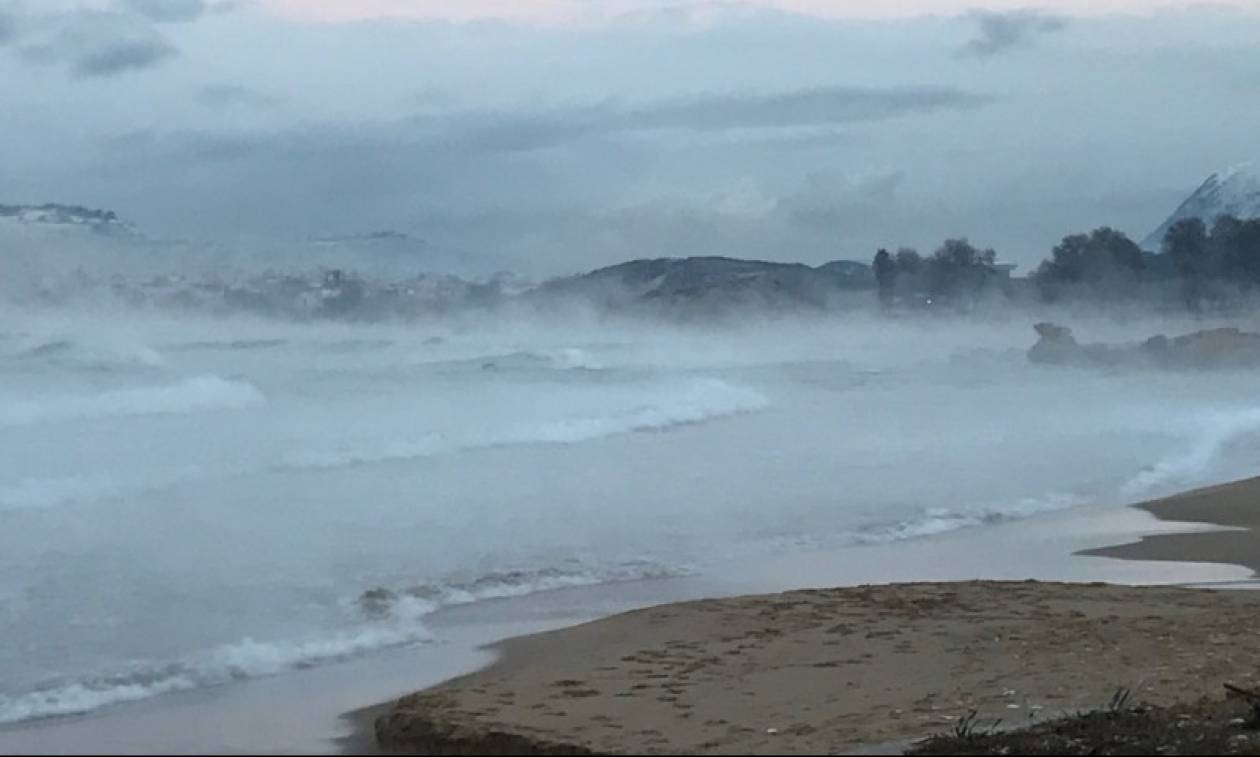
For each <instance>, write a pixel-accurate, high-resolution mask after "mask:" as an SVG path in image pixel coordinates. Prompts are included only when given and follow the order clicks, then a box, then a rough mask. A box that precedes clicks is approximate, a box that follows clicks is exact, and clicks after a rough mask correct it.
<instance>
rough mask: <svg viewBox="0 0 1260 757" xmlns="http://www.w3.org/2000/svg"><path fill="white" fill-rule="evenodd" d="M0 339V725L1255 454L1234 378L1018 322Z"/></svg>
mask: <svg viewBox="0 0 1260 757" xmlns="http://www.w3.org/2000/svg"><path fill="white" fill-rule="evenodd" d="M5 315H6V317H5V319H4V320H3V323H4V324H5V326H4V330H3V332H2V333H0V638H4V639H5V640H6V644H4V645H0V670H3V671H4V676H3V677H0V722H13V721H20V720H25V719H29V718H34V717H42V716H49V715H56V714H64V713H70V712H79V711H86V710H91V709H94V708H97V707H100V706H103V705H106V704H110V703H113V702H119V701H126V700H131V699H139V698H144V697H148V696H153V695H155V694H160V693H163V692H167V691H173V690H179V689H187V688H193V687H198V686H206V685H215V684H220V683H226V682H230V681H232V680H236V679H240V678H246V677H251V676H258V675H271V674H276V673H283V672H284V671H285V670H291V669H293V668H297V667H302V666H307V665H314V664H321V663H325V662H329V661H332V660H337V659H342V658H345V657H349V656H354V655H360V654H366V653H370V652H372V651H373V650H377V649H381V648H385V647H390V646H397V645H403V644H416V643H425V642H427V641H429V640H431V636H430V634H429V632H428V630H427V629H426V628H425V626H424V622H423V620H424V616H425V615H426V614H427V613H429V612H431V611H433V610H434V609H436V608H438V607H441V606H444V605H449V604H457V603H466V602H474V601H479V600H483V599H489V598H494V597H501V596H514V595H521V594H527V593H530V592H534V591H543V590H547V589H554V588H558V587H563V586H574V585H585V584H596V583H605V582H616V581H628V580H642V579H648V580H650V579H655V578H661V577H667V576H671V575H680V574H687V573H696V572H698V573H704V572H705V571H710V570H715V569H717V567H716V566H719V565H720V564H723V563H724V562H729V560H730V559H731V558H732V557H748V558H756V557H757V556H758V555H770V554H774V553H777V552H781V551H784V550H800V549H835V548H850V547H853V546H856V545H862V544H870V543H879V542H886V541H893V540H901V539H912V538H916V537H921V536H926V535H930V534H934V533H940V532H943V531H947V530H952V529H957V528H982V527H984V526H985V525H988V524H992V523H996V522H1001V521H1004V520H1008V519H1015V518H1027V517H1031V516H1035V515H1036V514H1038V513H1042V512H1047V511H1050V510H1055V509H1061V508H1064V507H1070V506H1073V505H1078V504H1090V505H1095V506H1106V505H1115V504H1120V503H1123V502H1127V501H1131V500H1133V499H1137V498H1141V497H1146V496H1153V495H1156V494H1159V493H1163V492H1166V491H1172V490H1175V489H1178V488H1183V487H1186V486H1191V485H1195V484H1199V483H1205V482H1209V481H1215V480H1219V479H1223V478H1227V477H1229V476H1232V475H1237V474H1240V473H1245V472H1248V470H1249V466H1251V465H1252V464H1253V460H1252V459H1251V456H1250V455H1249V454H1248V452H1247V450H1248V448H1249V447H1250V446H1251V444H1253V443H1254V441H1255V437H1256V435H1257V433H1260V403H1257V402H1256V400H1255V395H1254V388H1253V379H1252V378H1251V377H1250V376H1248V375H1247V374H1245V373H1243V372H1224V371H1223V372H1206V371H1203V372H1163V373H1161V372H1153V371H1151V372H1139V371H1127V372H1112V373H1108V372H1101V371H1100V372H1087V371H1077V370H1070V369H1062V370H1055V369H1049V368H1045V367H1037V366H1034V365H1030V364H1029V363H1028V362H1027V360H1026V357H1025V354H1024V352H1025V350H1026V348H1027V347H1028V346H1029V345H1030V344H1031V342H1032V340H1033V338H1034V335H1033V333H1032V329H1031V328H1030V324H1031V319H1029V320H1023V319H1020V318H1010V319H1008V320H1006V321H1003V322H983V321H969V320H962V319H948V320H940V321H935V322H927V321H913V320H902V319H897V320H883V319H871V318H866V317H863V316H857V315H848V316H844V317H835V318H821V317H820V318H816V319H777V320H755V321H754V320H750V321H748V322H746V323H743V324H740V325H739V326H738V327H737V328H734V327H724V328H721V329H717V328H705V327H700V326H691V327H679V326H670V325H665V324H659V323H645V322H641V323H638V324H628V323H624V324H617V323H604V324H603V325H574V323H575V322H570V323H567V324H557V323H548V322H545V321H541V320H539V321H536V322H532V323H529V322H526V323H516V324H511V323H508V322H506V321H496V322H485V323H475V324H473V323H468V322H466V321H463V322H455V321H433V322H426V323H417V324H409V325H396V324H375V325H347V324H337V323H328V322H325V323H310V324H295V323H285V322H280V321H263V320H245V319H230V318H229V319H216V320H211V319H205V320H201V319H192V318H186V319H177V318H172V317H169V316H161V315H157V314H144V313H135V312H132V313H125V314H124V313H111V314H108V315H105V316H103V315H102V314H101V313H76V312H69V311H51V310H50V311H43V312H22V311H10V312H7V313H6V314H5ZM1073 325H1074V326H1076V327H1077V332H1078V333H1079V334H1081V335H1082V336H1084V337H1087V338H1098V339H1138V338H1145V337H1147V336H1149V335H1151V334H1152V333H1155V332H1156V331H1165V332H1167V331H1170V330H1171V331H1177V328H1176V326H1175V325H1173V326H1170V324H1168V323H1153V322H1151V323H1146V322H1130V323H1126V324H1114V323H1082V322H1079V321H1078V322H1075V323H1074V324H1073ZM1189 328H1190V327H1189V326H1188V325H1185V330H1188V329H1189ZM749 564H754V563H749ZM365 593H366V594H365Z"/></svg>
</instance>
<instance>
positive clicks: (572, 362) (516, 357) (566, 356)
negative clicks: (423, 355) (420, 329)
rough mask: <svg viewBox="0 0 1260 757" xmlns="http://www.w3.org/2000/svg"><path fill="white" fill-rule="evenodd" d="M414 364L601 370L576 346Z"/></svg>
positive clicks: (506, 369) (599, 364) (488, 368)
mask: <svg viewBox="0 0 1260 757" xmlns="http://www.w3.org/2000/svg"><path fill="white" fill-rule="evenodd" d="M412 365H414V366H424V367H429V368H436V367H442V366H449V367H452V368H476V369H480V370H483V371H503V372H515V371H602V370H604V369H605V367H606V366H605V364H604V362H603V361H601V360H599V359H598V358H596V357H595V356H593V355H591V354H590V353H589V352H587V351H586V350H583V349H581V348H578V347H561V348H557V349H546V350H518V351H515V352H496V353H490V354H485V355H478V356H476V357H459V358H437V359H424V360H419V361H415V362H413V363H412Z"/></svg>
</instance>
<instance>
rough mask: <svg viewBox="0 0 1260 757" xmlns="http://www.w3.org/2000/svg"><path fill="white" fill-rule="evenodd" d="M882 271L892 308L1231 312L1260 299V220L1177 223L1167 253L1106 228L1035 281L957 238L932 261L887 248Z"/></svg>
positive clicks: (878, 278) (1064, 247)
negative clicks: (992, 305)
mask: <svg viewBox="0 0 1260 757" xmlns="http://www.w3.org/2000/svg"><path fill="white" fill-rule="evenodd" d="M872 268H873V272H874V275H875V282H876V288H877V292H878V295H879V300H880V303H881V304H882V305H884V306H885V307H893V306H903V307H904V306H921V307H922V306H946V307H951V306H952V307H955V308H962V309H966V308H969V307H971V306H974V305H975V304H976V303H978V302H980V301H981V300H984V299H986V298H996V299H1012V298H1019V299H1032V300H1040V301H1042V302H1048V303H1056V302H1093V303H1099V304H1109V303H1116V302H1133V301H1142V300H1146V301H1151V302H1160V303H1163V304H1170V303H1175V304H1178V305H1179V306H1180V305H1184V306H1185V307H1187V308H1189V309H1190V310H1192V311H1196V312H1197V311H1201V310H1204V309H1210V308H1221V307H1228V306H1229V305H1230V304H1231V303H1233V302H1236V301H1238V300H1239V299H1241V298H1243V297H1247V296H1249V295H1251V294H1255V293H1260V292H1254V291H1253V290H1257V289H1260V218H1256V219H1245V220H1244V219H1239V218H1236V217H1234V216H1231V215H1222V216H1220V217H1218V218H1217V219H1216V220H1215V221H1214V222H1213V223H1212V225H1211V227H1210V228H1209V226H1208V225H1207V224H1206V223H1204V222H1203V221H1202V220H1200V219H1198V218H1188V219H1185V220H1182V221H1178V222H1177V223H1175V224H1173V225H1172V226H1171V227H1170V228H1169V229H1168V231H1167V233H1166V234H1165V235H1164V239H1163V243H1162V245H1161V247H1160V251H1159V252H1155V253H1150V252H1145V251H1143V250H1142V249H1141V248H1140V247H1139V246H1138V245H1137V244H1136V243H1135V242H1134V241H1133V240H1131V239H1130V238H1129V237H1128V236H1126V235H1125V234H1124V233H1123V232H1120V231H1117V230H1116V229H1113V228H1110V227H1101V228H1098V229H1095V230H1093V231H1091V232H1089V233H1084V234H1071V235H1068V236H1066V237H1064V238H1063V240H1062V241H1061V242H1059V244H1057V245H1055V247H1054V249H1053V250H1051V252H1050V256H1049V257H1048V258H1046V259H1045V260H1044V261H1042V262H1041V264H1040V265H1039V266H1038V267H1037V268H1036V269H1035V270H1034V271H1033V273H1032V275H1031V276H1029V277H1028V278H1027V279H1022V280H1012V279H1010V277H1009V276H1007V275H1005V271H1004V270H1003V267H1002V266H999V265H998V264H997V255H996V253H995V252H994V250H993V249H991V248H985V249H981V248H978V247H976V246H974V245H972V244H971V243H970V242H969V241H968V240H966V239H950V240H947V241H946V242H945V243H944V244H942V245H941V246H940V247H939V248H938V249H937V250H936V251H935V252H933V253H932V254H931V255H929V256H926V257H925V256H922V255H920V254H919V253H918V252H917V251H916V250H914V249H911V248H906V247H903V248H901V249H899V250H897V251H896V252H895V253H892V252H889V251H888V250H886V249H881V250H879V251H878V252H877V253H876V254H875V258H874V261H873V262H872Z"/></svg>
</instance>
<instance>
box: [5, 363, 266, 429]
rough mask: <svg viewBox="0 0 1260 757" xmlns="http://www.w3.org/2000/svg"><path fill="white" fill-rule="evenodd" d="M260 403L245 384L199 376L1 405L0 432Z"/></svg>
mask: <svg viewBox="0 0 1260 757" xmlns="http://www.w3.org/2000/svg"><path fill="white" fill-rule="evenodd" d="M264 402H265V398H264V397H263V394H262V392H261V391H259V390H258V388H257V387H256V386H254V385H253V384H251V383H249V382H247V381H242V380H237V379H224V378H220V377H218V376H198V377H195V378H189V379H184V380H183V381H179V382H177V383H174V384H167V385H164V386H149V387H142V388H134V389H119V390H115V391H110V392H104V393H102V394H97V395H88V396H84V395H78V396H66V397H57V398H52V397H46V398H42V399H39V400H24V401H17V402H10V403H7V404H3V405H0V427H3V426H25V425H30V424H35V423H56V422H62V421H72V420H90V419H94V418H109V417H116V416H136V415H169V414H179V413H195V412H200V411H204V410H221V409H236V408H245V407H253V406H257V405H261V404H263V403H264Z"/></svg>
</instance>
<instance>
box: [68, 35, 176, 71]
mask: <svg viewBox="0 0 1260 757" xmlns="http://www.w3.org/2000/svg"><path fill="white" fill-rule="evenodd" d="M178 54H179V53H178V51H177V50H176V49H175V48H174V47H173V46H172V45H171V44H170V43H169V42H167V41H166V40H164V39H147V40H120V41H118V42H111V43H107V44H105V45H101V46H99V47H96V48H94V49H92V50H88V51H86V52H84V53H82V54H80V55H78V56H76V57H75V59H74V61H73V63H72V69H73V70H74V73H75V74H76V75H77V76H82V77H107V76H118V75H119V74H124V73H128V72H132V71H142V70H144V69H148V68H153V67H155V66H158V65H160V64H162V63H164V62H165V61H167V60H168V59H170V58H173V57H175V56H177V55H178Z"/></svg>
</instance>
